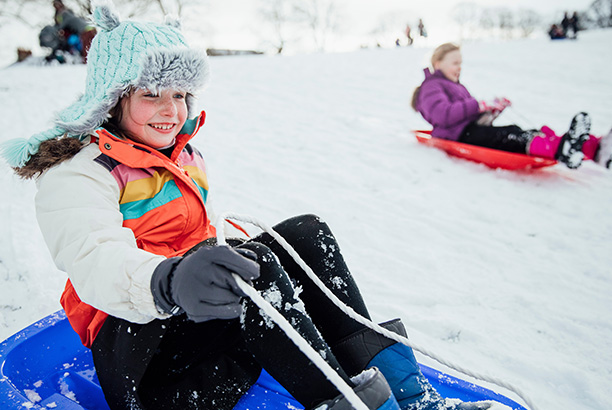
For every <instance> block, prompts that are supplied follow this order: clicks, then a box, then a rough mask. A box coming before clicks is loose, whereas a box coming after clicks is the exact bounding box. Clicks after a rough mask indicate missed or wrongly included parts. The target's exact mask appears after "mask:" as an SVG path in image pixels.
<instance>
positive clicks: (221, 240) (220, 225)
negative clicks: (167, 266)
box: [215, 212, 537, 410]
mask: <svg viewBox="0 0 612 410" xmlns="http://www.w3.org/2000/svg"><path fill="white" fill-rule="evenodd" d="M226 219H234V220H239V221H241V222H245V223H249V224H252V225H254V226H256V227H258V228H260V229H261V230H262V231H264V232H266V233H268V234H269V235H271V236H272V237H273V238H274V239H275V240H276V241H277V242H278V243H279V244H280V245H281V246H282V247H283V248H284V249H285V250H286V251H287V253H289V255H291V257H292V258H293V259H294V260H295V262H296V263H297V264H298V265H299V266H300V268H302V269H303V270H304V272H306V274H307V275H308V277H309V278H310V279H311V280H312V281H313V282H314V283H315V284H316V285H317V286H318V287H319V288H320V289H321V291H322V292H323V293H324V294H325V295H326V296H327V297H328V298H329V299H330V300H331V301H332V302H334V304H335V305H336V306H337V307H338V308H339V309H340V310H342V311H343V312H344V313H345V314H346V315H347V316H349V317H350V318H351V319H353V320H355V321H357V322H358V323H361V324H362V325H364V326H366V327H368V328H370V329H371V330H374V331H375V332H377V333H379V334H381V335H383V336H385V337H387V338H389V339H391V340H394V341H396V342H398V343H401V344H403V345H406V346H408V347H410V348H412V349H413V350H416V351H418V352H420V353H422V354H424V355H425V356H427V357H430V358H432V359H433V360H435V361H437V362H438V363H440V364H442V365H444V366H446V367H448V368H451V369H454V370H456V371H458V372H460V373H463V374H465V375H467V376H470V377H473V378H475V379H478V380H481V381H485V382H488V383H492V384H495V385H496V386H499V387H502V388H505V389H507V390H509V391H511V392H513V393H515V394H516V395H517V396H519V397H520V398H521V399H522V400H523V401H524V402H525V403H526V404H527V406H528V407H529V408H530V409H531V410H537V408H536V406H535V405H534V404H533V402H532V401H531V399H529V397H528V396H527V395H525V394H524V393H523V392H522V391H521V390H520V389H519V388H517V387H515V386H513V385H512V384H510V383H507V382H505V381H503V380H501V379H497V378H494V377H491V376H489V375H485V374H482V373H478V372H473V371H471V370H469V369H466V368H464V367H463V366H460V365H457V364H455V363H452V362H449V361H447V360H445V359H443V358H441V357H439V356H438V355H436V354H435V353H434V352H432V351H430V350H428V349H425V348H424V347H422V346H419V345H417V344H415V343H413V342H411V341H409V340H408V339H407V338H405V337H403V336H401V335H398V334H397V333H393V332H391V331H389V330H387V329H385V328H383V327H382V326H380V325H378V324H376V323H374V322H372V321H371V320H369V319H367V318H365V317H363V316H361V315H360V314H358V313H357V312H355V311H354V310H353V309H352V308H351V307H350V306H347V305H345V304H344V303H343V302H342V301H341V300H340V299H338V297H337V296H336V295H334V294H333V293H332V292H331V291H330V290H329V289H328V288H327V286H325V284H324V283H323V282H322V281H321V279H319V277H318V276H317V275H316V274H315V273H314V271H313V270H312V269H311V268H310V267H309V266H308V265H307V264H306V262H304V260H303V259H302V258H301V257H300V255H299V254H298V253H297V252H296V251H295V249H293V247H292V246H291V245H290V244H289V243H288V242H287V241H286V240H285V238H283V237H282V236H281V235H280V234H278V233H277V232H276V231H275V230H274V229H272V228H271V227H269V226H268V225H266V224H264V223H263V222H261V221H259V220H257V219H255V218H253V217H250V216H246V215H239V214H235V213H231V212H226V213H223V214H221V215H220V216H219V217H218V219H217V223H216V224H215V227H216V228H217V243H218V244H219V245H226V244H227V242H226V240H225V225H224V221H225V220H226ZM234 277H235V278H236V279H237V281H238V283H239V286H240V288H241V289H242V290H243V291H244V292H245V293H246V294H247V295H248V296H249V297H250V298H251V299H252V300H253V302H255V304H257V305H258V306H259V307H261V306H260V305H259V303H260V302H263V303H262V304H264V306H265V305H267V306H266V309H263V310H264V311H265V312H266V314H268V315H269V316H270V317H272V319H273V320H274V321H275V322H276V323H277V324H278V325H279V326H280V327H281V329H282V330H283V331H285V333H287V335H288V336H289V338H291V340H292V341H293V342H294V343H295V344H296V345H297V346H298V347H299V348H300V349H301V350H302V351H303V352H304V353H305V354H306V355H307V356H308V358H309V359H311V360H312V361H313V362H314V363H315V364H316V365H317V366H318V367H319V369H321V371H323V373H324V374H325V375H326V377H327V378H328V379H329V380H330V381H331V382H332V383H334V384H335V385H336V387H337V388H338V390H339V391H340V392H342V393H343V394H344V395H345V397H346V398H347V400H349V402H350V403H351V405H353V407H355V408H356V409H362V408H363V407H357V406H355V404H354V403H353V402H352V401H351V400H350V399H349V395H347V394H346V393H345V392H344V390H343V389H344V386H342V389H341V388H340V386H339V385H337V384H336V383H335V382H334V380H332V378H334V377H333V376H331V375H328V373H326V371H325V370H324V369H323V368H321V367H320V366H319V364H318V363H319V359H320V360H321V361H322V362H323V363H324V365H323V366H324V367H325V365H327V368H329V369H330V370H331V371H332V372H333V373H334V374H335V375H336V376H337V377H338V378H339V379H340V381H341V382H342V384H343V385H345V386H346V387H348V385H347V384H346V383H345V382H344V380H342V378H340V377H339V376H338V375H337V373H336V372H335V371H334V370H333V369H332V368H331V367H330V366H329V364H328V363H327V362H325V360H323V359H322V358H321V356H320V355H319V354H317V353H316V352H315V351H314V349H312V347H311V346H310V345H309V344H308V342H306V341H305V340H304V339H303V338H302V337H301V336H300V335H299V333H297V331H296V330H295V329H294V328H293V326H291V324H289V322H287V320H286V319H285V318H284V317H283V316H282V315H281V314H280V313H278V312H277V311H276V309H274V307H272V305H270V304H269V303H268V302H267V301H266V300H265V299H263V297H261V295H259V293H258V292H257V291H256V290H255V289H254V288H252V287H251V286H250V285H248V284H247V283H246V282H244V281H242V279H240V278H239V277H238V275H236V274H234ZM238 279H240V280H238ZM241 282H242V283H241ZM245 288H248V290H247V289H245ZM267 309H272V310H273V311H274V313H273V314H270V313H271V312H268V310H267ZM273 315H274V316H273ZM277 319H278V320H279V321H277ZM281 322H284V323H283V325H281ZM285 326H288V329H285ZM290 333H291V334H292V335H293V336H297V338H298V339H297V340H296V339H294V338H293V337H292V335H290ZM300 339H301V340H300ZM303 344H305V345H306V346H307V347H305V350H304V349H302V345H303ZM308 348H310V350H312V352H314V355H315V356H316V357H318V359H316V360H315V359H314V358H313V357H311V356H310V353H307V352H306V350H308ZM330 377H331V378H330ZM334 379H335V378H334ZM348 388H349V390H350V393H351V394H350V395H351V396H352V395H354V394H355V393H354V392H353V390H352V389H351V388H350V387H348ZM355 397H356V398H357V400H359V401H360V402H361V399H359V398H358V397H357V396H356V395H355ZM361 404H362V405H363V402H361ZM366 409H367V407H366Z"/></svg>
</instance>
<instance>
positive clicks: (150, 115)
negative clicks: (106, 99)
mask: <svg viewBox="0 0 612 410" xmlns="http://www.w3.org/2000/svg"><path fill="white" fill-rule="evenodd" d="M185 97H186V94H185V93H184V92H182V91H181V92H179V91H176V90H163V91H161V92H160V93H159V94H156V93H154V92H150V91H147V90H142V89H137V90H136V91H134V92H132V93H130V94H129V95H128V96H126V97H124V98H123V99H122V100H121V110H122V117H121V122H120V123H119V126H120V128H121V129H123V130H124V131H125V132H126V133H127V134H128V135H129V136H130V138H132V139H134V140H135V141H136V142H140V143H142V144H145V145H148V146H150V147H152V148H156V149H158V148H163V147H167V146H169V145H171V144H173V143H174V139H175V138H176V136H177V135H178V133H179V131H180V130H181V128H183V125H184V124H185V121H186V120H187V103H186V101H185Z"/></svg>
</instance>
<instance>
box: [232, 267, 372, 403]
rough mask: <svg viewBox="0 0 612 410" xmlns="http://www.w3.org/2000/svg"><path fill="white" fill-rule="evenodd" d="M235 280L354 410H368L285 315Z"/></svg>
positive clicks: (239, 280)
mask: <svg viewBox="0 0 612 410" xmlns="http://www.w3.org/2000/svg"><path fill="white" fill-rule="evenodd" d="M233 276H234V279H236V282H237V283H238V287H239V288H240V289H242V291H243V292H244V293H246V295H247V296H248V297H249V298H251V300H252V301H253V302H254V303H255V304H256V305H257V306H258V307H259V308H260V309H262V310H263V311H264V312H265V313H266V314H267V315H268V316H270V318H271V319H272V320H273V321H274V322H275V323H276V324H277V325H279V326H280V328H281V329H282V330H283V331H284V332H285V333H286V334H287V336H289V339H291V341H293V343H295V345H296V346H297V347H298V348H299V349H300V350H301V351H302V352H304V354H305V355H306V356H307V357H308V358H309V359H310V360H311V361H312V362H313V363H314V364H315V365H316V366H317V367H318V368H319V369H320V370H321V371H322V372H323V374H325V377H327V379H328V380H329V381H330V382H332V383H333V384H334V385H335V386H336V387H337V388H338V391H339V392H340V393H342V394H343V395H344V397H346V399H347V400H348V402H349V403H350V404H351V406H353V407H354V408H356V409H358V410H368V406H366V405H365V404H364V403H363V401H361V399H360V398H359V396H357V394H356V393H355V392H354V391H353V389H352V388H351V387H350V386H349V385H348V384H347V383H346V382H345V381H344V380H343V379H342V377H340V376H339V375H338V373H337V372H336V371H335V370H334V369H333V368H332V367H331V366H330V365H329V363H327V362H326V361H325V360H324V359H323V357H321V355H320V354H318V353H317V352H316V351H315V350H314V349H313V347H312V346H311V345H310V344H309V343H308V342H307V341H306V340H304V338H302V336H301V335H300V334H299V333H298V332H297V330H295V329H294V328H293V326H291V324H290V323H289V322H288V321H287V319H285V318H284V316H283V315H281V314H280V313H278V311H277V310H276V309H274V307H273V306H272V305H271V304H270V303H269V302H268V301H267V300H265V299H264V298H263V296H261V295H260V294H259V292H257V290H255V288H253V287H252V286H250V285H249V284H247V283H246V282H245V281H244V280H242V278H241V277H240V276H238V275H237V274H235V273H234V274H233Z"/></svg>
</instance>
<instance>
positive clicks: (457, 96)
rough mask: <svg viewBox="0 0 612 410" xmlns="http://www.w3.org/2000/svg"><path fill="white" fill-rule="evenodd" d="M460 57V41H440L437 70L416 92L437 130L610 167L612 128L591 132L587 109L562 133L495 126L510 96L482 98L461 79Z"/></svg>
mask: <svg viewBox="0 0 612 410" xmlns="http://www.w3.org/2000/svg"><path fill="white" fill-rule="evenodd" d="M461 63H462V58H461V50H460V48H459V46H457V45H456V44H453V43H445V44H442V45H440V46H439V47H437V48H436V49H435V50H434V52H433V55H432V57H431V65H432V67H433V69H434V72H433V73H432V72H431V71H430V70H429V68H426V69H425V70H424V71H425V80H424V81H423V83H422V84H421V85H420V86H419V87H417V89H416V90H415V91H414V94H413V96H412V107H413V108H414V110H415V111H418V112H420V113H421V115H423V118H425V120H426V121H427V122H429V123H430V124H431V125H432V126H433V130H432V136H434V137H438V138H443V139H448V140H454V141H459V142H463V143H467V144H473V145H479V146H482V147H487V148H494V149H499V150H502V151H509V152H516V153H520V154H528V155H533V156H539V157H544V158H551V159H556V160H559V161H560V162H562V163H564V164H566V165H567V166H568V167H569V168H578V167H579V166H580V164H581V163H582V159H583V158H588V159H593V160H594V161H595V162H596V163H598V164H600V165H603V166H605V167H607V168H609V167H610V162H611V161H610V160H611V158H612V131H610V134H609V135H608V136H606V137H604V138H598V137H594V136H593V135H590V134H589V131H590V127H591V120H590V118H589V116H588V114H586V113H579V114H577V115H576V116H575V117H574V119H573V120H572V122H571V125H570V128H569V130H568V131H567V132H566V133H565V134H563V135H562V136H558V135H556V134H555V132H554V131H553V130H551V129H550V128H549V127H546V126H544V127H542V129H541V130H522V129H521V128H519V127H518V126H516V125H509V126H503V127H498V126H493V125H492V123H493V120H495V118H497V116H498V115H499V114H500V113H501V112H502V111H503V110H504V109H505V108H507V107H508V106H509V105H510V101H509V100H507V99H506V98H501V99H495V100H494V101H492V102H486V101H477V100H476V99H475V98H474V97H472V95H471V94H470V93H469V92H468V90H467V89H466V88H465V87H464V86H463V85H462V84H461V83H460V82H459V77H460V74H461Z"/></svg>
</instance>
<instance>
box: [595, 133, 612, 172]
mask: <svg viewBox="0 0 612 410" xmlns="http://www.w3.org/2000/svg"><path fill="white" fill-rule="evenodd" d="M593 161H595V162H596V163H597V164H599V165H601V166H603V167H606V168H612V129H611V130H610V132H609V133H608V135H606V136H605V137H602V138H601V139H600V140H599V145H598V147H597V149H596V153H595V155H594V157H593Z"/></svg>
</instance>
